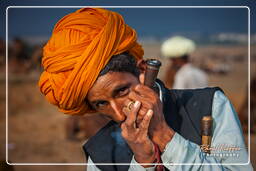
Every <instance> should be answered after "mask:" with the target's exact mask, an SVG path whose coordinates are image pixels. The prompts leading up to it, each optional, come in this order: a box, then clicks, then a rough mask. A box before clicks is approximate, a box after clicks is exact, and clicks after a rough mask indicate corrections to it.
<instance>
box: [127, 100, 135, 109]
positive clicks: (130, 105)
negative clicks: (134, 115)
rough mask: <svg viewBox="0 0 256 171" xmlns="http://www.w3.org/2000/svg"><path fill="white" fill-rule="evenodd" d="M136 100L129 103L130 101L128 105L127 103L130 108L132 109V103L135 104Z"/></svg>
mask: <svg viewBox="0 0 256 171" xmlns="http://www.w3.org/2000/svg"><path fill="white" fill-rule="evenodd" d="M134 103H135V102H134V101H130V102H129V103H128V105H127V108H128V109H129V110H132V105H134Z"/></svg>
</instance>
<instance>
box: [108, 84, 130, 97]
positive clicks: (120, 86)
mask: <svg viewBox="0 0 256 171" xmlns="http://www.w3.org/2000/svg"><path fill="white" fill-rule="evenodd" d="M130 86H131V83H125V84H121V85H118V86H116V87H115V88H114V89H113V91H112V94H111V96H112V97H115V96H116V95H117V94H118V93H119V92H120V90H121V89H123V88H125V87H127V88H128V87H130Z"/></svg>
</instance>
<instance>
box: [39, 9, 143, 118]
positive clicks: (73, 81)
mask: <svg viewBox="0 0 256 171" xmlns="http://www.w3.org/2000/svg"><path fill="white" fill-rule="evenodd" d="M123 52H129V53H130V54H131V55H133V56H134V57H135V58H136V59H137V60H138V59H140V58H142V56H143V49H142V47H141V46H140V45H139V44H138V43H137V35H136V32H135V30H133V29H132V28H131V27H129V26H128V25H127V24H125V23H124V20H123V18H122V16H121V15H119V14H118V13H115V12H112V11H109V10H105V9H98V8H83V9H79V10H77V11H76V12H74V13H71V14H69V15H67V16H65V17H63V18H62V19H61V20H60V21H58V22H57V24H56V25H55V27H54V30H53V33H52V36H51V38H50V39H49V41H48V42H47V44H46V45H45V46H44V48H43V58H42V65H43V67H44V71H43V73H42V74H41V77H40V80H39V83H38V84H39V87H40V91H41V92H42V93H43V94H44V95H45V97H46V99H47V100H48V101H49V102H50V103H51V104H54V105H56V106H58V108H59V109H60V111H61V112H64V113H66V114H85V113H88V112H92V110H91V109H90V107H89V105H88V102H87V101H86V100H85V99H86V96H87V93H88V91H89V89H90V88H91V87H92V86H93V84H94V82H95V81H96V79H97V77H98V75H99V73H100V71H101V70H102V69H103V68H104V67H105V65H106V64H107V63H108V61H109V60H110V58H111V57H112V56H113V55H117V54H120V53H123Z"/></svg>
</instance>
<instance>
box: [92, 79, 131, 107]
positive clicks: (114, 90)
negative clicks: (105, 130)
mask: <svg viewBox="0 0 256 171" xmlns="http://www.w3.org/2000/svg"><path fill="white" fill-rule="evenodd" d="M130 86H131V83H124V84H120V85H118V86H116V87H115V88H114V89H113V91H112V93H111V96H112V97H115V96H116V95H117V94H118V93H119V91H120V90H121V89H123V88H124V87H130ZM103 101H104V102H105V101H106V100H103V99H97V100H94V101H92V102H91V104H93V105H96V104H97V103H99V102H103Z"/></svg>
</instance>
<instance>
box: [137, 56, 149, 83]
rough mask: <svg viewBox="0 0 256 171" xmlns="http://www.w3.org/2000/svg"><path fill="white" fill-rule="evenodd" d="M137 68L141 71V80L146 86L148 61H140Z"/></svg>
mask: <svg viewBox="0 0 256 171" xmlns="http://www.w3.org/2000/svg"><path fill="white" fill-rule="evenodd" d="M137 67H138V68H139V70H140V75H139V80H140V83H141V84H144V80H145V72H146V67H147V66H146V61H145V60H143V59H140V60H138V61H137Z"/></svg>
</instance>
